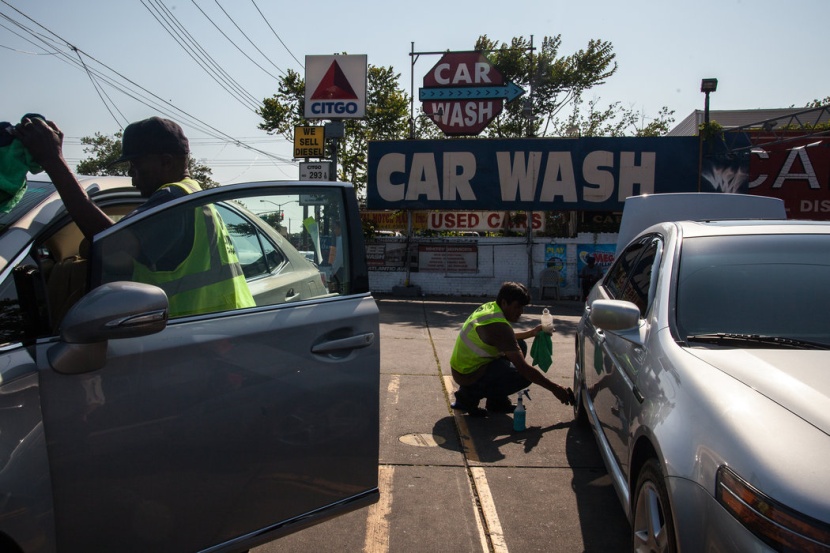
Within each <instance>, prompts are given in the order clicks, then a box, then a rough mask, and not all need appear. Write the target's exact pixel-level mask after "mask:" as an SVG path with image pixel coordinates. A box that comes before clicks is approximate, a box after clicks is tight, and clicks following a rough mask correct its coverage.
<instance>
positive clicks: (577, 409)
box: [573, 350, 588, 427]
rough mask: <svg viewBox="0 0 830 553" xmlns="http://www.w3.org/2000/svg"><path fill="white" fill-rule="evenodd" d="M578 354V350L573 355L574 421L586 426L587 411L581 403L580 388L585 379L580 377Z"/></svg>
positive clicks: (578, 424)
mask: <svg viewBox="0 0 830 553" xmlns="http://www.w3.org/2000/svg"><path fill="white" fill-rule="evenodd" d="M579 360H580V354H579V350H577V352H576V356H575V357H574V384H573V386H574V388H573V390H574V422H575V423H576V424H577V426H582V427H587V426H588V413H587V412H586V410H585V405H584V404H583V403H582V389H583V388H584V387H585V379H584V378H582V371H581V370H580V364H579Z"/></svg>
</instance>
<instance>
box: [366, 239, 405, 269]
mask: <svg viewBox="0 0 830 553" xmlns="http://www.w3.org/2000/svg"><path fill="white" fill-rule="evenodd" d="M366 262H367V265H368V267H369V270H370V271H403V270H405V269H406V242H374V243H372V242H370V243H367V244H366Z"/></svg>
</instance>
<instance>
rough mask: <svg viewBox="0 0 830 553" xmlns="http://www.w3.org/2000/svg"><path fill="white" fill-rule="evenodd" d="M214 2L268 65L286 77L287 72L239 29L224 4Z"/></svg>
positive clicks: (215, 0) (217, 1) (217, 0)
mask: <svg viewBox="0 0 830 553" xmlns="http://www.w3.org/2000/svg"><path fill="white" fill-rule="evenodd" d="M214 2H216V5H217V6H219V9H220V10H222V13H224V14H225V17H227V18H228V19H229V20H230V22H231V23H233V26H234V27H236V30H238V31H239V32H240V33H241V34H242V36H244V37H245V40H247V41H248V42H249V43H250V44H251V46H253V47H254V49H255V50H256V51H257V52H259V53H260V54H261V55H262V57H263V58H265V59H266V60H268V63H270V64H271V65H273V66H274V67H276V69H277V71H279V72H280V73H282V74H283V75H285V71H283V70H282V69H280V68H279V67H277V66H276V65H275V64H274V62H272V61H271V59H270V58H269V57H268V56H266V55H265V52H263V51H262V50H260V49H259V47H258V46H257V45H256V44H254V42H253V41H252V40H251V39H250V38H248V35H247V34H245V31H243V30H242V29H241V28H240V27H239V25H237V24H236V21H234V19H233V18H232V17H231V15H230V14H229V13H228V12H227V11H226V10H225V8H223V7H222V4H220V3H219V0H214Z"/></svg>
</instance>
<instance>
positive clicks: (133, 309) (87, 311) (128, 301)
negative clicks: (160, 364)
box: [47, 282, 169, 374]
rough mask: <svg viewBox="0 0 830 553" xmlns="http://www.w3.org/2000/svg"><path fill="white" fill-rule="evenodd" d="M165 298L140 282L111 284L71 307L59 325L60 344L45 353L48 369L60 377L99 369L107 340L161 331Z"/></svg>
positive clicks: (165, 310)
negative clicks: (49, 367)
mask: <svg viewBox="0 0 830 553" xmlns="http://www.w3.org/2000/svg"><path fill="white" fill-rule="evenodd" d="M168 307H169V306H168V301H167V295H166V294H165V293H164V291H163V290H162V289H161V288H158V287H156V286H152V285H149V284H142V283H139V282H110V283H107V284H103V285H101V286H99V287H98V288H95V289H94V290H92V291H91V292H89V293H88V294H86V295H85V296H84V297H82V298H81V299H80V300H78V302H77V303H76V304H75V305H74V306H72V309H70V310H69V312H68V313H67V314H66V316H65V317H64V319H63V322H62V323H61V329H60V341H59V342H58V343H56V344H55V345H54V346H52V347H51V348H50V349H49V351H48V352H47V357H48V359H49V364H50V366H51V367H52V368H53V369H54V370H55V371H57V372H59V373H62V374H82V373H86V372H91V371H95V370H98V369H100V368H101V367H103V366H104V364H105V363H106V360H107V343H108V341H109V340H113V339H121V338H135V337H139V336H147V335H148V334H155V333H156V332H161V331H162V330H164V329H165V328H166V326H167V318H168Z"/></svg>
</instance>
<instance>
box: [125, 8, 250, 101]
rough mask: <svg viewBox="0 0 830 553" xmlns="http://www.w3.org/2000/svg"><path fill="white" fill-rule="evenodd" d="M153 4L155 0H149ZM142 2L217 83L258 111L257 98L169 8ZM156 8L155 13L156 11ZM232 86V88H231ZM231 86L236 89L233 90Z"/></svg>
mask: <svg viewBox="0 0 830 553" xmlns="http://www.w3.org/2000/svg"><path fill="white" fill-rule="evenodd" d="M148 1H149V2H150V3H151V4H152V3H153V1H154V0H148ZM141 4H142V5H143V6H144V7H145V8H147V11H149V12H150V15H152V16H153V18H155V20H156V21H157V22H158V23H159V25H161V26H162V27H163V28H164V30H165V31H167V34H169V35H170V36H171V37H172V38H173V40H175V41H176V43H177V44H178V45H179V46H181V47H182V49H183V50H184V51H185V53H187V55H189V56H190V58H191V59H192V60H193V61H195V62H196V64H197V65H199V67H201V68H202V69H203V70H204V71H205V72H206V73H207V74H208V75H209V76H210V77H211V78H212V79H213V80H214V81H216V83H217V84H218V85H219V86H221V87H222V88H224V89H225V91H226V92H228V93H229V94H230V95H231V96H233V97H234V98H236V100H237V101H238V102H239V103H241V104H242V105H243V106H245V107H246V108H247V109H249V110H251V111H253V112H254V113H256V110H257V109H258V108H259V107H260V105H259V102H258V100H257V99H256V98H254V97H253V96H251V95H250V94H249V93H248V92H247V91H246V90H245V89H244V88H243V87H242V86H241V85H239V83H237V82H236V81H235V80H234V79H233V78H232V77H231V76H230V75H228V73H227V72H226V71H225V70H224V69H222V67H221V66H219V64H218V63H216V61H215V60H214V59H213V58H212V57H210V55H209V54H208V53H207V52H206V51H205V50H204V48H202V47H201V46H200V45H199V43H198V42H197V41H196V40H195V39H194V38H193V37H192V36H191V35H190V33H188V32H187V31H186V30H185V29H184V27H183V26H182V25H181V23H180V22H179V21H178V19H176V17H175V16H174V15H173V14H172V13H170V11H169V10H167V8H166V7H165V6H164V4H163V3H161V1H160V0H156V2H155V5H153V7H152V8H151V7H150V6H149V5H148V4H147V3H145V1H144V0H141ZM154 10H155V13H154ZM229 87H230V88H229ZM231 88H233V89H234V91H231Z"/></svg>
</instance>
